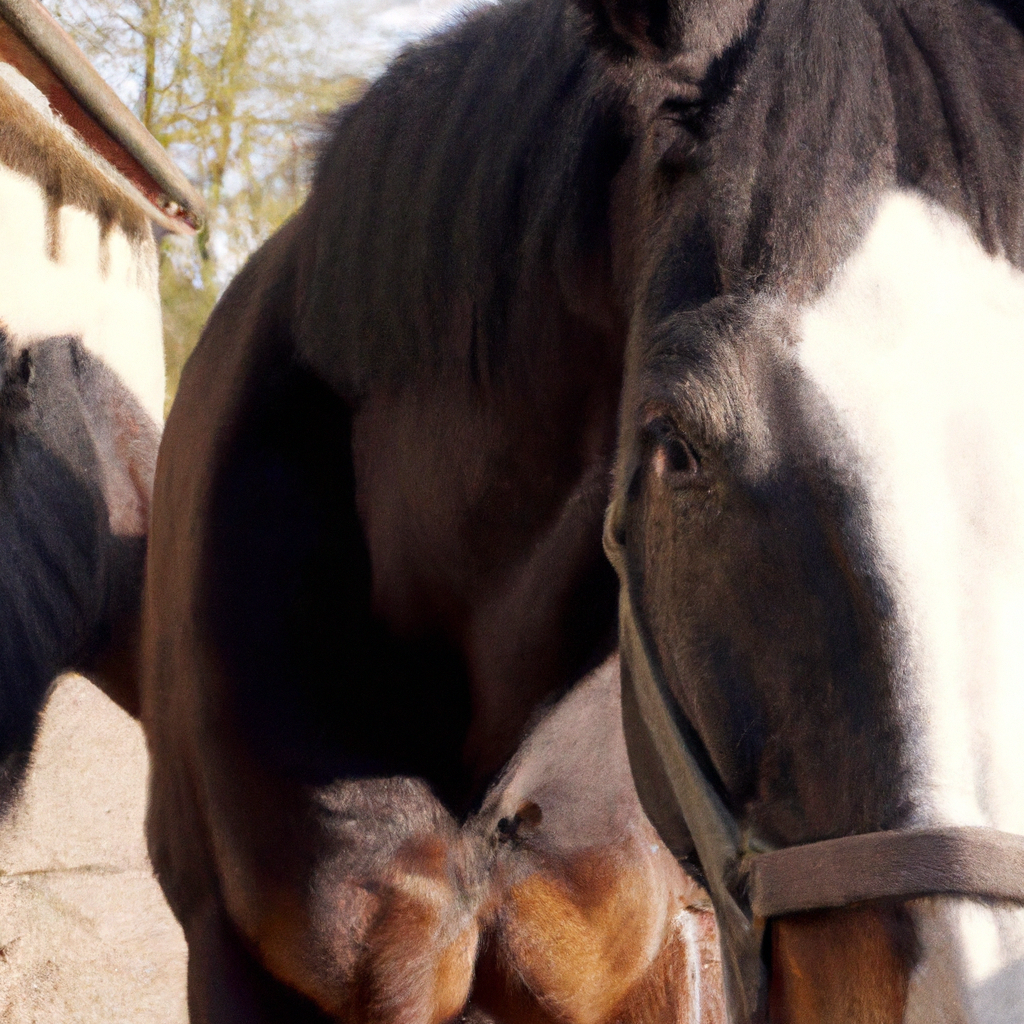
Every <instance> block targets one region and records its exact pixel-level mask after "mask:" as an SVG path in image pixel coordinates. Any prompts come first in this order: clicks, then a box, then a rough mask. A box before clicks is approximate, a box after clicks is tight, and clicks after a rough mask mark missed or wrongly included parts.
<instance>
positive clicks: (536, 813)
mask: <svg viewBox="0 0 1024 1024" xmlns="http://www.w3.org/2000/svg"><path fill="white" fill-rule="evenodd" d="M543 817H544V814H543V812H542V811H541V809H540V807H539V806H538V805H537V804H535V803H534V802H533V801H532V800H527V802H526V803H525V804H523V805H522V806H521V807H520V808H519V810H518V811H516V819H517V820H518V821H520V822H522V824H524V825H530V826H533V825H539V824H540V822H541V819H542V818H543Z"/></svg>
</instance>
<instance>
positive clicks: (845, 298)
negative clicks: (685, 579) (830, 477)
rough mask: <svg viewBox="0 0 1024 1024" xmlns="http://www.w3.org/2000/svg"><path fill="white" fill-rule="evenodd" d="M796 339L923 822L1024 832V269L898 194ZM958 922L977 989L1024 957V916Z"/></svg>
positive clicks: (965, 965)
mask: <svg viewBox="0 0 1024 1024" xmlns="http://www.w3.org/2000/svg"><path fill="white" fill-rule="evenodd" d="M800 337H801V343H800V345H799V351H798V359H799V362H800V365H801V366H802V368H803V370H804V371H805V372H806V373H807V375H808V376H809V377H810V378H811V379H812V380H813V381H814V383H815V384H816V386H817V387H818V388H819V389H820V391H821V392H822V393H823V394H824V395H825V397H826V398H827V399H828V402H829V404H830V406H831V408H832V410H833V411H834V413H835V414H836V416H837V418H838V420H839V423H840V424H841V427H842V429H843V430H844V431H845V432H846V435H847V437H848V439H849V441H850V442H851V443H852V445H853V448H854V451H855V453H856V455H855V457H856V460H857V464H858V467H859V468H860V470H861V472H863V474H864V476H865V483H866V486H867V488H868V492H869V494H870V500H871V504H872V509H873V524H872V527H873V531H874V538H873V539H874V541H875V543H876V544H877V547H878V552H879V555H880V557H881V560H882V565H883V567H884V570H885V571H886V574H887V576H891V578H892V579H893V580H894V581H895V589H896V594H897V599H898V600H899V602H900V605H901V607H902V609H903V613H904V615H905V617H906V618H907V620H908V621H907V625H908V627H909V635H910V651H909V659H910V664H909V668H910V671H909V673H908V676H909V678H911V679H913V680H914V683H913V692H911V693H908V694H906V695H905V696H906V705H905V711H906V713H907V715H908V717H910V719H911V721H912V722H913V723H914V725H913V728H914V731H915V733H917V734H918V735H919V737H920V749H919V751H918V755H919V756H920V758H921V759H922V762H923V764H922V765H921V766H920V767H921V774H920V778H919V786H920V789H919V791H918V792H916V793H914V794H913V796H914V798H915V800H916V803H917V806H918V808H919V822H918V823H920V824H923V823H930V824H957V825H989V826H993V827H996V828H1001V829H1005V830H1007V831H1010V832H1017V833H1022V834H1024V771H1022V770H1021V769H1022V767H1024V765H1022V758H1021V754H1020V749H1021V747H1020V745H1021V737H1022V736H1024V396H1022V391H1021V386H1022V382H1024V274H1022V273H1020V272H1019V271H1017V270H1015V269H1014V268H1013V267H1012V266H1011V265H1010V264H1009V263H1007V262H1006V261H1005V260H1003V259H1000V258H997V257H992V256H990V255H988V254H987V253H986V252H985V251H984V249H983V248H982V247H981V246H980V244H979V243H978V242H977V240H976V239H975V237H974V236H973V234H972V233H971V232H970V231H969V230H968V228H967V227H966V226H965V225H964V224H963V223H962V222H961V221H960V220H959V219H958V218H957V217H955V216H953V215H951V214H950V213H949V212H947V211H946V210H944V209H942V208H940V207H937V206H935V205H933V204H930V203H928V202H926V201H925V200H923V199H922V198H921V197H919V196H917V195H915V194H911V193H903V192H901V193H894V194H892V195H890V196H888V197H886V198H885V199H884V201H883V202H882V203H881V204H880V206H879V209H878V213H877V216H876V219H875V221H874V224H873V225H872V227H871V229H870V230H869V232H868V233H867V235H866V237H865V239H864V241H863V244H862V245H861V248H860V249H859V250H858V251H857V252H856V253H855V254H854V256H853V257H852V258H851V259H850V260H849V261H848V262H847V263H846V264H845V265H844V266H843V267H842V268H841V269H840V271H839V272H838V273H837V275H836V277H835V279H834V280H833V282H832V284H831V285H830V287H829V289H828V290H827V292H826V294H825V295H824V296H822V297H821V298H820V299H819V300H818V301H816V302H815V303H814V304H813V305H812V306H810V307H809V308H808V309H806V310H805V311H804V313H803V316H802V320H801V324H800ZM951 910H952V917H951V918H949V920H950V921H951V922H952V924H951V925H950V926H951V927H953V928H954V930H955V932H956V933H958V934H959V936H960V939H961V941H960V943H959V946H960V951H961V953H960V956H961V969H962V971H963V972H964V974H965V975H966V977H967V978H968V979H969V980H970V983H972V984H974V985H977V984H980V983H981V982H983V981H985V980H986V979H988V978H990V977H992V976H993V975H994V974H995V973H996V972H998V971H999V970H1001V969H1003V968H1004V967H1005V966H1006V965H1007V964H1009V963H1011V962H1012V961H1018V960H1021V959H1022V958H1024V927H1022V922H1024V913H1022V911H1020V910H1016V909H1013V910H1003V911H999V912H995V911H993V910H991V909H989V908H977V907H975V906H973V905H972V906H970V908H969V909H968V908H966V907H965V908H964V909H963V910H959V909H953V908H951ZM925 945H926V947H927V945H928V940H927V937H926V938H925ZM925 959H927V954H926V957H925ZM977 1019H979V1020H981V1019H985V1020H999V1019H1001V1018H1000V1017H998V1016H996V1017H979V1018H977Z"/></svg>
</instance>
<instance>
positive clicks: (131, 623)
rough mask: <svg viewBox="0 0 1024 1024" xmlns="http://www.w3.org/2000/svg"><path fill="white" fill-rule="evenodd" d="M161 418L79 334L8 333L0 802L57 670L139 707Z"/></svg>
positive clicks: (0, 545)
mask: <svg viewBox="0 0 1024 1024" xmlns="http://www.w3.org/2000/svg"><path fill="white" fill-rule="evenodd" d="M159 440H160V430H159V426H158V425H157V424H156V423H155V422H154V421H153V419H152V417H150V416H149V415H148V414H147V413H146V412H145V411H144V410H143V409H142V407H141V405H140V404H139V403H138V401H137V400H136V399H135V398H134V397H133V395H132V393H131V392H130V391H129V390H128V389H127V388H126V386H125V384H124V383H123V382H122V381H121V379H120V378H119V377H118V375H117V374H116V373H114V372H113V371H112V370H110V369H109V368H108V367H107V366H105V365H104V363H103V362H102V361H101V360H100V359H98V358H97V357H96V356H95V355H93V354H92V353H90V352H89V351H88V350H87V349H86V348H85V347H84V346H83V345H82V343H81V341H80V340H79V339H77V338H72V337H61V338H47V339H43V340H36V339H32V340H29V341H26V340H22V339H18V338H16V337H12V336H11V335H10V334H9V333H8V332H6V331H4V332H0V810H6V809H7V808H8V806H9V805H10V803H11V800H12V799H13V797H14V796H15V794H16V792H17V787H18V784H19V783H20V781H21V779H22V776H23V774H24V771H25V767H26V765H27V763H28V758H29V755H30V752H31V749H32V742H33V739H34V736H35V731H36V727H37V724H38V720H39V714H40V712H41V710H42V708H43V705H44V704H45V701H46V697H47V695H48V694H49V691H50V687H51V684H52V683H53V681H54V680H55V678H56V677H57V676H58V675H59V674H60V673H61V672H66V671H71V670H77V671H80V672H84V673H85V674H87V675H89V676H90V677H91V678H92V679H93V680H94V681H96V682H97V683H98V684H99V685H100V687H101V688H102V689H104V690H105V691H106V692H107V693H108V694H109V695H110V696H111V697H113V698H114V699H115V700H117V701H118V703H120V704H121V705H122V706H123V707H125V708H126V709H127V710H129V711H131V710H135V713H137V704H136V701H137V697H136V691H137V686H138V682H137V678H138V663H137V653H138V651H137V645H138V638H139V609H140V601H141V594H142V576H143V568H144V565H145V557H146V533H147V529H148V520H149V501H150V494H151V493H152V483H153V472H154V468H155V465H156V451H157V445H158V443H159Z"/></svg>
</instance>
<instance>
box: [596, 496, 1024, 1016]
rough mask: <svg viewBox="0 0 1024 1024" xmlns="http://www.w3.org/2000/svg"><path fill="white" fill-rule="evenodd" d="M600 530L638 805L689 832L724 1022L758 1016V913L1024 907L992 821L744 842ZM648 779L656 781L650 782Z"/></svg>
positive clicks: (763, 1005)
mask: <svg viewBox="0 0 1024 1024" xmlns="http://www.w3.org/2000/svg"><path fill="white" fill-rule="evenodd" d="M611 517H612V512H611V510H609V516H608V520H607V523H606V529H605V550H606V551H607V553H608V556H609V558H610V559H611V561H612V564H613V565H614V566H615V568H616V570H617V571H618V573H619V579H620V582H621V586H620V588H619V633H620V645H621V651H620V653H621V661H622V713H623V724H624V727H625V731H626V739H627V749H628V750H629V757H630V765H631V768H632V769H633V775H634V778H635V779H636V781H637V789H638V791H639V792H640V795H641V802H642V803H643V805H644V809H645V810H646V811H647V813H648V815H649V816H650V818H651V820H652V823H653V824H654V825H655V827H656V828H657V829H658V831H659V832H660V833H661V834H662V836H663V838H665V840H666V842H668V843H669V845H670V846H672V847H673V852H675V853H676V855H677V856H681V855H682V854H685V853H686V852H688V851H687V850H686V849H683V847H684V845H685V838H684V836H685V833H689V837H690V838H691V839H692V842H693V846H694V848H695V849H696V853H697V856H698V857H699V859H700V864H701V867H702V869H703V871H704V875H705V880H706V884H707V887H708V891H709V893H710V895H711V900H712V903H713V904H714V907H715V915H716V917H717V921H718V928H719V934H720V936H721V943H722V967H723V974H724V981H725V989H726V998H727V1005H728V1009H729V1016H730V1020H731V1021H732V1022H733V1024H762V1022H763V1021H764V1020H765V1019H766V1015H767V1001H766V1000H767V980H768V979H767V972H766V969H765V963H764V960H763V959H762V956H761V946H762V941H763V938H764V926H765V921H766V919H767V918H771V917H781V916H784V915H786V914H795V913H800V912H801V911H807V910H823V909H829V908H838V907H846V906H849V905H850V904H853V903H860V902H862V901H864V900H876V899H899V900H906V899H913V898H915V897H919V896H935V895H951V896H965V897H968V898H971V899H988V900H998V901H1009V902H1012V903H1017V904H1022V905H1024V836H1020V835H1014V834H1011V833H1008V832H1000V831H998V830H996V829H990V828H976V827H949V828H922V829H905V830H893V831H885V832H870V833H866V834H863V835H854V836H845V837H843V838H840V839H828V840H824V841H822V842H817V843H806V844H803V845H800V846H791V847H787V848H785V849H781V850H773V851H770V852H755V851H751V850H746V849H745V848H744V841H743V837H742V834H741V832H740V828H739V825H738V824H737V822H736V819H735V818H734V817H733V816H732V814H731V813H730V812H729V809H728V808H727V807H726V806H725V804H724V803H723V802H722V800H721V798H720V797H719V795H718V793H717V792H716V791H715V790H714V788H713V787H712V785H711V784H710V782H709V781H708V780H707V778H706V777H705V775H704V773H703V772H702V771H701V769H700V766H699V764H698V762H697V759H696V757H695V756H694V753H693V751H692V750H691V748H690V744H689V743H688V742H687V739H686V737H685V736H684V734H683V732H682V731H681V730H680V728H679V725H678V723H677V722H676V719H675V718H674V716H673V715H672V713H671V711H670V710H669V709H670V708H671V707H672V706H673V703H674V702H673V699H672V695H671V693H670V691H669V690H668V687H667V685H666V683H665V680H664V679H663V677H662V674H661V671H660V663H659V659H658V658H657V656H656V652H655V650H654V647H653V645H652V641H651V638H650V636H648V635H647V632H646V629H645V628H644V623H643V621H642V619H639V618H638V617H637V616H636V615H635V613H634V607H633V601H632V595H631V594H630V580H629V573H628V572H627V570H626V564H625V552H624V551H623V549H622V548H621V546H620V545H619V544H618V543H617V542H616V541H615V540H614V537H613V536H612V532H611V530H610V523H611ZM652 776H656V777H657V779H658V780H659V781H660V783H661V786H660V790H661V792H658V790H659V787H658V786H653V787H651V786H650V785H649V780H650V778H651V777H652Z"/></svg>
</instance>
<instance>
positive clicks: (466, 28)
mask: <svg viewBox="0 0 1024 1024" xmlns="http://www.w3.org/2000/svg"><path fill="white" fill-rule="evenodd" d="M523 8H533V9H534V10H533V11H532V12H530V13H527V12H525V11H524V10H523ZM608 99H609V97H608V95H607V90H606V89H605V88H604V87H603V86H602V83H601V72H600V68H599V63H598V62H597V61H595V60H594V58H593V56H592V55H591V54H589V53H588V52H587V50H586V47H585V44H584V37H583V30H582V19H581V17H580V16H579V15H578V14H576V12H575V11H574V9H573V8H572V7H571V5H570V6H567V5H564V4H562V3H561V2H559V0H517V2H513V3H510V4H505V5H501V6H499V7H494V8H486V9H483V10H479V11H477V12H474V13H472V14H470V15H469V16H467V17H465V18H464V20H463V21H462V22H461V23H460V24H459V25H458V26H457V27H456V28H454V29H453V30H451V31H449V32H447V33H446V34H444V35H442V36H440V37H438V38H436V39H433V40H430V41H427V42H425V43H421V44H419V45H416V46H413V47H411V48H409V49H408V50H406V51H405V52H404V53H403V54H402V55H401V56H400V57H399V58H398V59H397V60H396V61H395V63H394V64H393V65H392V66H391V68H390V69H389V71H388V72H387V73H386V74H385V75H384V77H383V78H382V79H380V80H379V81H378V82H377V83H375V84H374V85H373V86H371V88H370V89H369V90H368V92H367V94H366V95H365V97H364V98H363V99H362V100H361V101H360V102H359V103H358V104H356V105H354V106H349V107H346V108H344V109H343V110H342V111H341V112H340V113H339V114H338V115H337V116H336V117H335V118H334V120H333V122H332V124H331V132H330V135H329V137H328V138H327V140H326V142H325V144H324V145H323V147H322V152H321V154H320V159H319V162H318V166H317V169H316V173H315V176H314V183H313V189H312V194H311V198H310V200H309V202H308V204H307V207H306V209H305V211H304V216H305V217H306V224H305V228H304V230H305V233H306V245H305V249H306V250H307V251H308V257H307V256H303V257H300V259H303V260H304V265H303V267H302V269H301V271H300V294H301V299H300V315H299V324H300V329H299V335H300V339H299V345H300V349H302V350H303V351H304V352H305V354H306V355H307V357H309V358H311V359H312V360H313V362H314V363H315V364H317V365H318V366H321V367H323V366H329V367H330V374H329V375H330V377H331V378H333V379H332V383H334V384H335V386H336V387H337V388H338V389H339V390H340V391H341V393H342V394H344V395H347V396H350V397H352V396H355V395H358V394H359V393H361V392H363V391H364V390H365V389H366V387H367V386H368V385H369V382H370V381H372V380H375V379H379V378H380V377H381V376H387V377H394V376H400V375H403V374H404V373H406V372H407V371H408V369H409V367H410V366H411V365H413V366H427V365H434V366H437V365H439V364H448V365H451V364H454V365H456V366H459V367H461V368H464V369H465V371H466V372H467V373H471V374H473V375H474V376H475V377H478V378H480V379H488V380H493V378H494V375H496V374H497V375H500V374H501V373H502V372H503V370H507V369H508V368H509V361H510V359H511V353H510V351H509V345H508V339H509V337H510V336H511V335H513V334H514V333H515V331H516V324H517V323H524V324H529V323H530V322H534V323H535V322H537V320H536V318H537V317H540V318H547V319H550V318H552V317H553V316H557V315H559V310H558V306H559V303H563V304H564V303H565V302H570V303H571V301H572V299H571V296H570V297H568V298H567V293H568V292H571V290H572V284H571V281H569V282H568V283H567V281H566V280H564V279H561V280H560V279H559V278H560V276H561V277H563V278H570V279H571V278H572V277H573V276H574V275H575V274H578V270H577V269H576V268H578V267H579V266H580V265H581V264H582V262H583V261H585V260H587V259H593V258H598V259H599V258H600V255H599V253H600V251H601V250H602V246H604V244H605V238H606V234H607V232H606V230H605V221H606V216H607V206H608V190H609V187H610V182H611V179H612V177H613V176H614V173H615V171H616V170H617V169H618V167H619V166H620V164H621V162H622V160H623V159H624V157H625V152H626V144H625V142H624V139H623V136H622V133H621V131H620V130H619V128H618V124H617V122H616V120H615V117H614V115H611V116H609V115H610V110H611V104H610V103H609V102H608ZM336 253H343V254H349V253H351V254H354V253H359V254H360V262H359V263H358V264H355V263H354V262H353V261H352V260H351V259H348V260H341V261H339V260H337V258H336V257H335V256H334V254H336ZM581 305H583V306H584V307H588V306H591V305H592V304H591V303H589V302H583V303H581ZM527 333H528V332H527ZM520 340H523V339H520ZM527 343H528V342H527ZM522 359H523V362H524V364H528V363H529V362H530V358H529V357H528V356H526V355H522Z"/></svg>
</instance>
